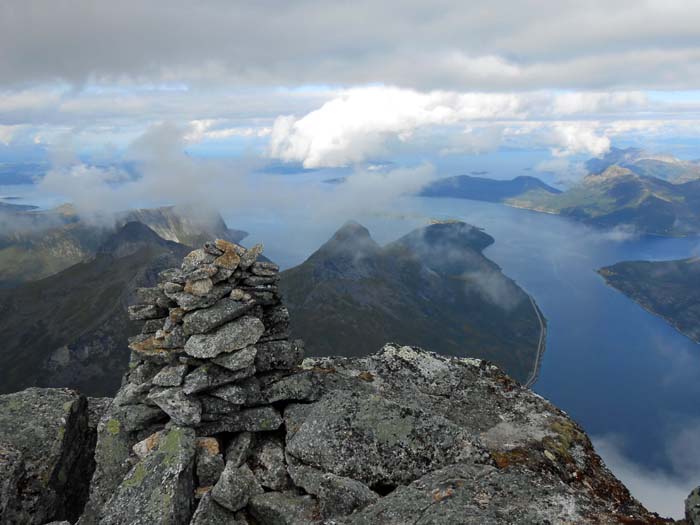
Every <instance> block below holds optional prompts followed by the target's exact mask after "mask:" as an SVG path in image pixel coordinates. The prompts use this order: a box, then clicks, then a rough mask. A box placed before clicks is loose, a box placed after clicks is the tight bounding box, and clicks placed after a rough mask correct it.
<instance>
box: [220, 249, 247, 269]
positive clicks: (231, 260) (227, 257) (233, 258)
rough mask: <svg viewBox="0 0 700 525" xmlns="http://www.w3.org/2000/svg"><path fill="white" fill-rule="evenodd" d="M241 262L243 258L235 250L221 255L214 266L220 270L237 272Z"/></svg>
mask: <svg viewBox="0 0 700 525" xmlns="http://www.w3.org/2000/svg"><path fill="white" fill-rule="evenodd" d="M240 262H241V258H240V257H239V256H238V254H237V253H236V252H235V251H234V250H233V249H231V250H228V251H225V252H224V254H223V255H220V256H219V257H217V258H216V259H214V265H215V266H219V267H220V268H226V269H227V270H235V269H236V268H238V264H239V263H240Z"/></svg>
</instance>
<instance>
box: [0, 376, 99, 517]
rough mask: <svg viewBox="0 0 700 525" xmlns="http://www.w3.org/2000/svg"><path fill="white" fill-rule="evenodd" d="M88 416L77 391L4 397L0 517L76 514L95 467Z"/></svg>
mask: <svg viewBox="0 0 700 525" xmlns="http://www.w3.org/2000/svg"><path fill="white" fill-rule="evenodd" d="M89 420H90V414H89V411H88V403H87V399H86V398H85V397H83V396H81V395H79V394H78V393H77V392H75V391H73V390H68V389H63V388H28V389H27V390H23V391H22V392H17V393H13V394H5V395H1V396H0V522H2V523H12V522H15V523H26V524H35V523H36V524H43V523H46V522H48V521H51V520H63V519H69V520H76V519H77V518H78V516H79V514H80V512H81V511H82V508H83V506H84V504H85V500H86V498H87V490H88V483H89V479H90V476H91V475H92V468H94V463H93V459H92V454H93V451H94V446H95V443H94V434H93V433H92V432H91V430H90V422H89Z"/></svg>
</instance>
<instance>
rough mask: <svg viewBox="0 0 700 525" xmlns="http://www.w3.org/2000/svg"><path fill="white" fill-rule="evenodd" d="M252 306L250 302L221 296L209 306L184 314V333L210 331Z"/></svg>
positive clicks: (240, 314)
mask: <svg viewBox="0 0 700 525" xmlns="http://www.w3.org/2000/svg"><path fill="white" fill-rule="evenodd" d="M252 307H253V303H252V302H247V303H246V302H242V301H235V300H233V299H230V298H223V299H221V300H220V301H219V302H217V303H216V304H214V305H213V306H212V307H210V308H205V309H203V310H195V311H193V312H190V313H188V314H186V315H185V316H184V318H183V327H184V329H185V333H186V334H187V335H191V334H204V333H207V332H210V331H212V330H213V329H214V328H218V327H219V326H221V325H222V324H224V323H227V322H229V321H233V320H234V319H237V318H238V317H241V316H242V315H243V314H245V313H246V312H247V311H248V310H250V309H251V308H252Z"/></svg>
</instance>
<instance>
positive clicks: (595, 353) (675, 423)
mask: <svg viewBox="0 0 700 525" xmlns="http://www.w3.org/2000/svg"><path fill="white" fill-rule="evenodd" d="M431 217H440V218H447V217H452V218H459V219H462V220H465V221H467V222H469V223H471V224H474V225H477V226H480V227H483V228H484V229H485V230H486V232H487V233H489V234H490V235H492V236H493V237H495V239H496V242H495V244H494V245H492V246H491V247H489V248H487V250H486V252H485V253H486V255H487V256H488V257H489V258H491V259H492V260H494V261H495V262H497V263H498V264H499V265H500V266H501V267H502V268H503V270H504V272H505V273H506V274H507V275H509V276H510V277H512V278H514V279H515V280H516V281H517V282H518V283H519V284H520V286H522V287H523V288H524V289H525V290H526V291H528V292H529V293H531V294H532V295H533V296H534V297H535V299H536V301H537V303H538V305H539V306H540V308H541V309H542V311H543V312H544V314H545V316H546V317H547V320H548V334H547V351H546V353H545V355H544V359H543V362H542V367H541V372H540V376H539V379H538V381H537V383H536V384H535V385H534V390H535V391H536V392H538V393H539V394H541V395H542V396H544V397H546V398H548V399H549V400H551V401H552V402H554V403H555V404H556V405H557V406H559V407H560V408H562V409H563V410H565V411H566V412H567V413H568V414H569V415H571V416H572V417H573V418H574V419H575V420H576V421H577V422H579V423H580V424H581V425H582V426H583V427H584V429H585V430H586V431H587V432H588V433H589V434H591V435H596V436H609V435H615V436H616V437H618V438H620V442H621V443H622V444H623V445H624V448H623V452H624V453H625V454H626V455H627V456H628V457H629V458H630V459H631V460H633V461H634V462H635V463H638V464H640V465H643V466H645V467H647V468H654V469H665V470H668V471H669V472H670V471H671V470H672V468H673V465H672V464H671V463H670V460H669V457H668V455H667V448H668V444H669V439H671V437H672V436H673V435H675V434H676V433H677V431H678V430H679V429H681V428H687V426H688V424H689V422H691V421H692V422H695V421H697V420H698V419H700V409H699V407H698V399H700V381H698V378H699V377H700V345H697V344H695V343H693V342H692V341H690V340H689V339H687V338H685V337H684V336H683V335H681V334H679V333H678V332H676V331H675V330H674V329H673V328H671V327H670V326H669V325H668V324H667V323H666V322H665V321H663V320H662V319H659V318H657V317H655V316H653V315H651V314H649V313H648V312H646V311H644V310H643V309H642V308H641V307H639V306H638V305H637V304H636V303H634V302H633V301H631V300H629V299H628V298H626V297H625V296H624V295H622V294H621V293H619V292H617V291H616V290H614V289H612V288H610V287H608V286H606V285H605V283H604V281H603V279H602V278H601V277H600V276H599V275H598V274H597V273H595V270H596V269H598V268H600V267H601V266H605V265H609V264H613V263H616V262H619V261H623V260H634V259H647V260H662V259H674V258H683V257H688V256H690V255H692V254H697V253H698V250H699V249H700V240H699V239H663V238H627V237H625V236H624V235H621V234H618V233H616V232H601V231H598V230H594V229H591V228H588V227H586V226H584V225H581V224H578V223H575V222H573V221H570V220H568V219H564V218H561V217H558V216H554V215H547V214H540V213H535V212H530V211H527V210H519V209H514V208H509V207H506V206H503V205H500V204H491V203H483V202H475V201H468V200H462V199H430V198H406V199H402V200H401V201H400V202H398V203H397V204H396V206H393V207H392V210H391V213H390V214H383V215H369V216H355V217H352V218H354V219H356V220H358V221H359V222H361V223H362V224H364V225H365V226H367V227H368V228H369V229H370V231H371V232H372V235H373V237H374V238H375V239H376V240H377V241H378V242H380V243H384V242H388V241H391V240H394V239H396V238H397V237H399V236H401V235H403V234H405V233H407V232H408V231H410V230H411V229H413V228H416V227H419V226H423V225H425V224H426V220H427V219H428V218H431ZM225 218H226V220H227V222H228V223H229V224H230V225H231V226H235V227H236V228H242V229H245V230H248V231H250V232H251V237H250V238H249V239H248V240H247V242H251V243H252V242H258V241H262V242H264V243H265V244H266V253H267V255H268V256H269V257H271V258H272V259H274V260H276V261H278V262H279V263H280V264H281V265H282V266H283V267H290V266H293V265H296V264H299V263H300V262H302V261H303V260H304V259H305V258H306V257H307V256H308V255H309V254H310V253H312V252H313V251H314V250H315V249H316V248H317V247H318V246H319V245H320V244H321V243H323V242H324V241H325V240H327V239H328V238H329V237H330V236H331V235H332V234H333V232H334V231H335V230H336V229H337V228H338V227H339V226H340V223H341V222H342V220H341V219H340V218H329V217H314V216H313V215H312V214H306V213H302V212H296V213H291V212H289V213H286V214H285V215H271V214H268V213H264V214H261V215H260V216H257V217H256V216H254V215H250V214H249V213H248V214H246V215H238V214H236V213H235V212H230V213H228V214H226V215H225ZM348 218H350V217H348ZM698 479H699V480H700V473H699V476H698Z"/></svg>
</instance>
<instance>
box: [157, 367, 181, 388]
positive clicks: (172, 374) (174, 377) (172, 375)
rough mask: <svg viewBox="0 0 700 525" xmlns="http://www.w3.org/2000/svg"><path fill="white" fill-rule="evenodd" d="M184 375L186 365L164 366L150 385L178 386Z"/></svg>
mask: <svg viewBox="0 0 700 525" xmlns="http://www.w3.org/2000/svg"><path fill="white" fill-rule="evenodd" d="M186 373H187V366H186V365H172V366H166V367H165V368H163V369H162V370H161V371H160V372H158V373H157V374H156V375H155V376H154V377H153V379H152V383H153V384H154V385H157V386H180V385H181V384H182V381H183V379H185V374H186Z"/></svg>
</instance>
